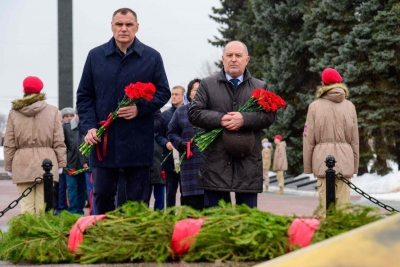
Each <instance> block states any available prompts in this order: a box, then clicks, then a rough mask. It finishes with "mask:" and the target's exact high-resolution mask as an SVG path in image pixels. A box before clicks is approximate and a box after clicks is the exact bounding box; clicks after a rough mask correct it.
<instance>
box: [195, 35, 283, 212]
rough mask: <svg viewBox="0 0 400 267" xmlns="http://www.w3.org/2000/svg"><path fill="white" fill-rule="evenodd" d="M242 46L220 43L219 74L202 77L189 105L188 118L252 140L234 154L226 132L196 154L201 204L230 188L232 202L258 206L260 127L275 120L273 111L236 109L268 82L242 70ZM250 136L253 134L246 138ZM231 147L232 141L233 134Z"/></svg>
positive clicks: (209, 204) (211, 201)
mask: <svg viewBox="0 0 400 267" xmlns="http://www.w3.org/2000/svg"><path fill="white" fill-rule="evenodd" d="M249 60H250V57H249V56H248V52H247V47H246V45H245V44H243V43H242V42H238V41H233V42H230V43H228V44H227V45H226V46H225V48H224V53H223V56H222V63H223V68H222V69H221V72H220V73H219V74H216V75H213V76H210V77H208V78H205V79H203V80H202V81H201V83H200V87H199V90H198V91H197V94H196V96H195V97H194V99H193V101H192V104H191V106H190V109H189V121H190V122H191V123H192V124H193V125H195V126H197V127H201V128H203V129H205V130H206V131H211V130H213V129H216V128H220V127H221V126H222V127H223V128H224V131H227V136H229V135H230V136H234V135H232V134H235V133H236V137H241V136H248V137H249V142H244V144H246V143H247V144H249V145H251V144H253V146H249V147H248V148H243V149H247V150H248V151H250V152H249V153H248V154H247V155H241V156H236V155H235V156H234V155H233V154H232V153H228V150H229V149H231V148H229V147H227V146H226V145H225V146H224V142H223V138H222V136H224V134H225V133H222V134H221V135H219V136H218V137H217V138H216V139H215V140H214V141H213V142H212V143H211V144H210V145H209V147H208V148H207V149H206V150H204V151H203V153H202V155H201V165H200V171H199V172H200V173H199V181H198V183H197V187H198V188H199V189H204V206H205V207H213V206H217V205H218V201H219V200H220V199H223V198H224V197H225V196H226V194H227V193H229V192H231V191H233V192H235V198H236V204H246V205H248V206H249V207H257V193H260V192H262V185H263V174H262V158H261V130H262V129H266V128H268V127H269V126H270V125H271V124H272V123H273V122H274V121H275V113H272V112H264V111H258V112H237V111H238V109H239V107H240V106H243V105H244V104H245V103H246V102H247V100H248V99H249V98H250V94H251V93H252V92H253V90H254V89H256V88H265V89H267V84H266V83H265V82H263V81H261V80H258V79H255V78H253V77H251V75H250V72H249V71H248V70H247V69H246V65H247V63H248V62H249ZM251 138H254V139H253V140H252V141H253V142H250V141H251ZM225 141H226V140H225ZM227 143H230V144H229V145H230V146H235V145H236V144H235V142H234V139H233V141H232V142H227Z"/></svg>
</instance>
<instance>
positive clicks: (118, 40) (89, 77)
mask: <svg viewBox="0 0 400 267" xmlns="http://www.w3.org/2000/svg"><path fill="white" fill-rule="evenodd" d="M111 29H112V32H113V37H112V38H111V39H110V41H109V42H108V43H105V44H103V45H101V46H98V47H96V48H94V49H92V50H91V51H90V52H89V55H88V57H87V60H86V63H85V67H84V69H83V74H82V78H81V81H80V84H79V87H78V91H77V108H78V112H79V115H80V119H81V120H80V131H81V132H82V134H84V135H85V142H86V143H88V144H93V145H96V144H99V143H100V142H101V143H100V144H101V147H102V148H101V149H100V156H102V158H100V157H98V156H97V154H96V149H94V150H93V151H92V153H91V155H90V164H91V169H92V177H93V186H94V195H95V198H96V203H95V204H96V207H97V211H98V213H99V214H103V213H105V212H108V211H110V210H113V209H114V197H115V194H116V190H117V183H118V177H119V170H120V168H123V172H124V175H125V178H126V193H127V200H132V201H145V202H146V201H147V199H148V190H149V187H150V166H152V164H153V151H154V143H153V138H154V118H153V117H154V112H156V111H157V110H159V109H160V108H161V107H163V106H164V105H165V104H166V103H167V102H168V100H169V98H170V96H171V93H170V90H169V85H168V80H167V77H166V74H165V70H164V65H163V61H162V58H161V55H160V54H159V53H158V52H157V51H156V50H154V49H153V48H151V47H148V46H146V45H144V44H143V43H141V42H140V41H139V40H138V38H137V37H135V35H136V32H137V31H138V29H139V24H138V22H137V16H136V13H135V12H134V11H132V10H131V9H129V8H122V9H118V10H117V11H115V12H114V14H113V17H112V21H111ZM136 82H142V83H148V82H151V83H152V84H154V86H155V87H156V93H155V94H154V97H153V99H152V100H151V101H140V102H139V103H137V104H136V105H132V106H128V107H123V108H120V109H119V111H118V113H117V114H118V118H117V119H116V120H115V121H113V123H112V124H111V125H110V126H109V127H108V138H107V145H106V150H105V151H104V150H103V145H102V144H103V143H106V142H105V141H106V140H105V138H104V137H103V140H102V139H100V138H98V137H97V136H96V131H97V129H98V128H99V126H98V123H99V122H101V121H104V120H106V119H107V117H108V115H109V114H110V112H112V111H114V110H116V109H117V105H118V102H119V101H121V100H122V98H123V97H124V94H125V93H124V88H125V87H126V86H127V85H129V84H130V83H136ZM104 152H106V156H105V153H104Z"/></svg>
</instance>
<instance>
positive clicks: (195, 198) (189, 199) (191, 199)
mask: <svg viewBox="0 0 400 267" xmlns="http://www.w3.org/2000/svg"><path fill="white" fill-rule="evenodd" d="M229 200H230V198H229ZM181 206H189V207H192V208H193V209H195V210H203V209H204V195H203V194H202V195H191V196H181Z"/></svg>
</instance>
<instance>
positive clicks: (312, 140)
mask: <svg viewBox="0 0 400 267" xmlns="http://www.w3.org/2000/svg"><path fill="white" fill-rule="evenodd" d="M347 96H348V89H347V87H346V85H345V84H342V83H337V84H332V85H329V86H324V87H321V88H320V89H319V90H318V92H317V100H315V101H314V102H312V103H311V104H310V106H309V107H308V113H307V120H306V124H305V125H304V132H303V161H304V173H313V174H314V176H315V177H319V178H323V177H325V171H326V170H327V167H326V164H325V160H326V157H327V156H329V155H332V156H334V157H335V160H336V162H337V163H336V165H335V167H334V169H335V171H336V172H337V173H338V172H340V173H341V174H343V176H344V177H352V176H353V174H356V173H357V172H358V164H359V139H358V123H357V114H356V109H355V107H354V105H353V103H351V102H350V101H348V100H346V99H345V98H346V97H347Z"/></svg>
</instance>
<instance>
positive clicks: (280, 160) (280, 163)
mask: <svg viewBox="0 0 400 267" xmlns="http://www.w3.org/2000/svg"><path fill="white" fill-rule="evenodd" d="M287 169H288V162H287V157H286V142H285V141H281V142H279V144H277V145H276V148H275V152H274V165H273V166H272V170H273V171H274V172H277V171H286V170H287Z"/></svg>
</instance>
